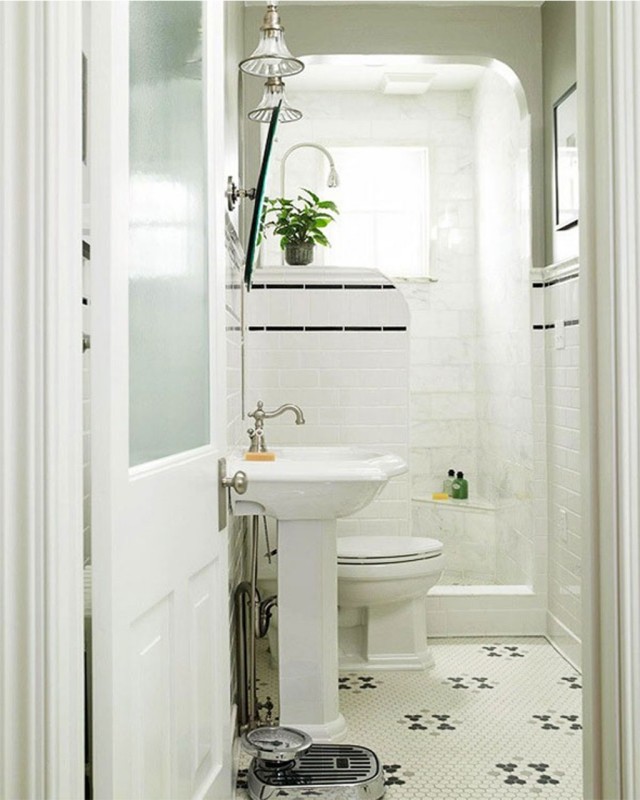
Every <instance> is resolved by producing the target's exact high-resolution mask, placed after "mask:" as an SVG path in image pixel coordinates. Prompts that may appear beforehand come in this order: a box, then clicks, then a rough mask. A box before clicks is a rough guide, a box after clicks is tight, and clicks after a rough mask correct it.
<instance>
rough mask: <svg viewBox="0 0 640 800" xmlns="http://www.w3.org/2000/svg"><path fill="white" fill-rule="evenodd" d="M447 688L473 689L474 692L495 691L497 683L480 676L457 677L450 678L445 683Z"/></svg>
mask: <svg viewBox="0 0 640 800" xmlns="http://www.w3.org/2000/svg"><path fill="white" fill-rule="evenodd" d="M444 685H445V686H449V687H450V688H451V689H471V691H472V692H477V691H480V690H481V689H495V688H496V683H495V681H493V680H491V679H490V678H487V677H482V676H479V675H466V674H465V675H458V676H455V677H448V678H447V679H446V680H445V681H444Z"/></svg>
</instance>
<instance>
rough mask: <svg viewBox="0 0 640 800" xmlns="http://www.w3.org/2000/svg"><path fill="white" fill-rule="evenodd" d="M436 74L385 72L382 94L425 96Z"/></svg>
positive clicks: (381, 85)
mask: <svg viewBox="0 0 640 800" xmlns="http://www.w3.org/2000/svg"><path fill="white" fill-rule="evenodd" d="M435 77H436V75H435V73H432V72H430V73H411V72H407V73H402V72H385V74H384V75H383V76H382V83H381V84H380V91H381V92H382V94H424V93H425V92H426V91H427V89H428V88H429V86H431V84H432V83H433V80H434V78H435Z"/></svg>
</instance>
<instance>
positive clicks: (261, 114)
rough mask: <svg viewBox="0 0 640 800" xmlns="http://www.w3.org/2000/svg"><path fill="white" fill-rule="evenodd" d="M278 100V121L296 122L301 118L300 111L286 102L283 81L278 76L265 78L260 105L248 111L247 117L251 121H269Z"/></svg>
mask: <svg viewBox="0 0 640 800" xmlns="http://www.w3.org/2000/svg"><path fill="white" fill-rule="evenodd" d="M280 102H282V105H281V106H280V116H279V117H278V121H279V122H297V120H299V119H302V112H301V111H298V110H297V109H296V108H292V107H291V106H290V105H289V104H288V103H287V99H286V97H285V96H284V81H283V80H282V78H279V77H273V78H267V82H266V83H265V85H264V93H263V95H262V100H261V101H260V105H259V106H258V107H257V108H254V110H253V111H250V112H249V119H250V120H252V121H253V122H267V123H268V122H271V117H272V115H273V109H274V108H275V107H276V106H277V105H278V103H280Z"/></svg>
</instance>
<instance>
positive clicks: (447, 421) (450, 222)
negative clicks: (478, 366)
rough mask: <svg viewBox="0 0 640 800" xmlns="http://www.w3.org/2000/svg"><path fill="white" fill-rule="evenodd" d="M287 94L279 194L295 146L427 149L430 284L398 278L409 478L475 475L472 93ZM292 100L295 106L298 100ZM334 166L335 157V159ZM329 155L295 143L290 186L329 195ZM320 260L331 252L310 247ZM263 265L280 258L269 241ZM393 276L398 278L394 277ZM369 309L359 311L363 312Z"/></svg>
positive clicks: (427, 481)
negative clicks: (295, 110)
mask: <svg viewBox="0 0 640 800" xmlns="http://www.w3.org/2000/svg"><path fill="white" fill-rule="evenodd" d="M289 100H290V102H291V103H292V104H293V105H294V106H296V107H299V108H304V115H305V116H304V118H303V120H301V121H300V122H298V123H295V124H294V125H283V126H281V127H280V129H279V131H278V137H277V142H276V145H275V147H274V151H273V162H272V170H271V180H270V184H269V188H268V192H270V193H278V194H279V193H280V189H279V185H280V164H281V158H282V155H283V154H284V153H285V152H286V150H287V149H288V148H289V147H290V146H291V145H293V144H297V143H299V142H305V141H307V142H318V143H320V144H322V145H324V146H326V147H328V148H329V150H331V147H332V146H343V145H358V144H360V145H362V146H364V145H420V146H424V147H427V148H428V150H429V162H430V164H429V174H430V184H431V185H430V207H431V220H432V224H431V227H430V231H429V236H430V240H431V244H430V262H431V274H432V275H433V276H434V277H435V278H437V280H438V282H437V283H425V282H420V281H396V285H397V287H398V289H399V291H400V292H402V294H403V295H404V297H405V299H406V301H407V303H408V305H409V310H410V315H411V351H410V365H411V369H410V382H411V387H410V389H411V452H410V462H411V481H412V489H413V491H414V493H418V494H420V495H424V494H426V493H429V494H430V493H431V492H433V491H435V490H437V489H439V488H440V486H441V483H442V480H443V477H444V475H445V474H446V471H447V470H448V469H449V468H450V467H452V466H453V467H455V468H456V469H462V470H464V472H465V473H466V474H467V477H468V478H469V481H470V483H471V484H472V485H475V484H476V482H477V460H478V459H477V436H476V424H475V416H476V413H475V376H474V357H475V340H474V337H475V209H474V164H473V158H474V152H473V130H472V126H471V113H472V107H471V92H470V91H455V92H453V91H451V92H446V91H443V92H430V93H427V94H425V95H419V96H415V97H410V96H404V97H401V96H392V95H382V94H379V93H376V92H366V93H364V92H342V93H340V92H338V93H336V92H305V93H304V94H297V93H296V92H295V84H294V82H293V81H291V90H290V91H289ZM296 104H297V105H296ZM337 166H338V171H339V169H340V165H339V164H338V165H337ZM327 169H328V167H327V162H326V159H325V158H324V156H322V155H321V154H320V153H318V152H317V151H314V150H310V149H301V150H299V151H296V152H294V153H293V154H292V155H291V156H290V157H289V159H288V160H287V172H286V187H287V191H288V193H292V192H294V191H296V190H297V189H298V188H299V187H301V186H308V187H309V188H311V189H312V190H314V191H317V192H319V193H320V194H322V196H326V197H330V195H331V190H330V189H327V188H326V176H327ZM317 250H318V252H317V263H318V264H322V263H326V264H330V263H331V251H330V250H325V249H324V248H317ZM262 257H263V263H265V264H279V263H280V259H281V255H280V251H279V249H278V248H277V246H276V245H275V243H274V242H273V241H269V240H267V241H266V243H265V246H264V251H263V256H262ZM394 280H395V279H394ZM365 313H366V310H365Z"/></svg>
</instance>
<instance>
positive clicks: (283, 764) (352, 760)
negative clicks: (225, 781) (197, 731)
mask: <svg viewBox="0 0 640 800" xmlns="http://www.w3.org/2000/svg"><path fill="white" fill-rule="evenodd" d="M242 745H243V747H244V749H245V750H247V752H249V753H250V754H251V755H253V760H252V762H251V765H250V767H249V773H248V775H247V786H248V789H249V796H250V797H251V798H252V800H270V799H271V798H275V797H278V796H280V797H281V796H282V793H283V792H288V793H291V796H292V797H297V796H298V794H297V792H299V791H300V790H301V789H304V790H305V794H306V793H307V792H312V793H313V795H314V796H315V797H324V798H325V799H326V800H380V798H382V797H384V793H385V786H384V777H383V773H382V768H381V766H380V762H379V761H378V757H377V756H376V754H375V753H374V752H373V751H372V750H369V749H368V748H367V747H360V746H358V745H351V744H312V743H311V739H310V737H309V736H308V735H307V734H306V733H304V732H303V731H298V730H296V729H294V728H286V727H265V728H256V729H255V730H253V731H250V732H249V733H246V734H245V735H244V736H243V740H242Z"/></svg>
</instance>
